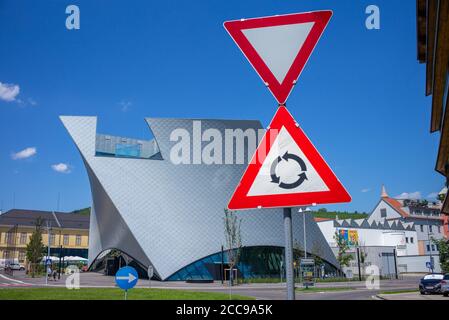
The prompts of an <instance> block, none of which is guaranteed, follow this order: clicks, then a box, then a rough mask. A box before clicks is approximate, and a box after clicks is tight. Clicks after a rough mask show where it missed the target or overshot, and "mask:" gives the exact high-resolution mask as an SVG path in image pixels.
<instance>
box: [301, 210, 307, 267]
mask: <svg viewBox="0 0 449 320" xmlns="http://www.w3.org/2000/svg"><path fill="white" fill-rule="evenodd" d="M302 224H303V229H304V230H303V231H304V259H307V240H306V239H307V237H306V211H305V210H304V211H303V213H302Z"/></svg>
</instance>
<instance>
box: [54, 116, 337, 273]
mask: <svg viewBox="0 0 449 320" xmlns="http://www.w3.org/2000/svg"><path fill="white" fill-rule="evenodd" d="M61 120H62V122H63V124H64V126H65V127H66V129H67V130H68V132H69V133H70V135H71V136H72V138H73V140H74V142H75V144H76V146H77V148H78V150H79V151H80V153H81V156H82V159H83V161H84V163H85V166H86V170H87V173H88V176H89V180H90V185H91V190H92V199H93V204H92V213H91V218H90V241H89V242H90V243H89V263H90V265H92V263H94V262H95V260H96V259H97V258H98V256H101V255H102V253H103V252H104V251H105V250H109V249H118V250H120V251H121V252H124V253H126V255H128V256H129V257H132V259H134V261H136V262H137V263H138V264H139V265H140V266H142V267H143V268H144V269H146V268H147V267H148V266H149V265H152V266H153V268H154V271H155V277H156V278H158V279H161V280H189V279H204V280H208V279H209V280H210V279H213V278H216V274H215V273H214V272H215V271H214V270H216V266H217V265H219V264H221V263H222V260H224V261H225V263H226V255H224V257H222V253H221V252H222V251H221V248H222V245H224V244H225V236H224V226H223V225H224V222H223V218H224V208H225V207H226V205H227V203H228V200H229V198H230V196H231V194H232V192H233V191H234V189H235V187H236V185H237V183H238V182H239V180H240V178H241V176H242V174H243V171H244V170H245V168H246V163H247V161H246V159H247V157H246V155H245V157H244V159H245V161H244V163H242V164H211V165H206V164H178V165H176V164H174V163H173V162H172V161H171V160H170V152H172V151H173V150H172V148H173V146H174V145H175V144H176V143H177V141H171V139H170V135H171V134H172V133H173V132H174V131H175V130H180V129H181V130H183V132H188V134H189V136H190V137H194V136H195V134H197V132H195V130H196V129H198V128H196V129H194V126H195V122H198V120H192V119H152V118H147V119H146V122H147V123H148V125H149V128H150V130H151V132H152V134H153V136H154V139H153V140H151V141H142V140H135V139H129V138H122V137H117V136H108V135H104V134H97V132H96V127H97V118H96V117H77V116H62V117H61ZM261 128H262V127H261V124H260V122H259V121H240V120H226V121H225V120H201V129H202V130H203V131H204V130H206V129H215V132H219V133H221V134H222V136H223V137H224V136H225V130H226V129H228V130H229V129H232V130H235V129H241V130H243V131H245V130H247V129H254V130H256V131H257V130H260V129H261ZM217 130H218V131H217ZM172 140H173V139H172ZM200 140H201V139H200ZM208 143H210V141H207V142H200V145H195V142H194V141H193V143H192V144H191V147H190V148H191V152H190V155H189V157H191V158H192V162H195V161H194V160H195V159H193V157H195V154H194V152H195V150H194V148H198V147H201V148H204V147H205V146H206V145H207V144H208ZM245 148H246V147H245ZM234 149H235V146H234V147H233V150H234ZM247 152H248V148H246V149H245V153H247ZM250 152H251V150H250ZM232 156H233V157H234V160H235V157H236V154H233V155H232ZM223 157H224V155H223ZM223 163H224V162H223ZM234 163H235V162H234ZM238 215H239V217H241V218H242V224H241V234H242V244H243V251H242V255H241V262H240V263H239V265H238V269H239V272H240V274H241V276H243V277H259V276H264V277H266V276H273V277H278V276H279V272H280V269H279V268H280V265H281V260H282V259H283V247H284V230H283V213H282V210H281V209H263V210H248V211H243V212H239V213H238ZM303 217H304V216H303V214H301V213H297V214H294V216H293V228H294V230H293V233H294V243H295V244H296V247H297V249H300V250H302V248H303V247H304V244H303V231H302V230H303V220H302V219H303ZM305 219H306V230H307V233H306V234H307V239H306V242H307V251H308V253H309V254H315V255H318V256H320V257H321V258H322V259H323V260H324V261H325V263H326V267H327V268H328V270H331V269H334V270H335V269H338V262H337V261H336V259H335V256H334V254H333V253H332V251H331V249H330V248H329V246H328V244H327V241H326V240H325V238H324V237H323V235H322V233H321V232H320V229H319V228H318V226H317V224H316V222H315V221H314V220H313V218H312V216H305ZM309 257H310V256H309Z"/></svg>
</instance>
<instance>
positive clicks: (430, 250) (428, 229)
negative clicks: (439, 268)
mask: <svg viewBox="0 0 449 320" xmlns="http://www.w3.org/2000/svg"><path fill="white" fill-rule="evenodd" d="M427 241H428V242H429V260H430V270H431V271H432V273H433V263H432V262H433V259H432V244H431V241H430V225H427Z"/></svg>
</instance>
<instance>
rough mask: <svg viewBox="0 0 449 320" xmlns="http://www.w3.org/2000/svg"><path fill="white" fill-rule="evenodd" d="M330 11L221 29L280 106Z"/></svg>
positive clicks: (255, 20) (233, 24)
mask: <svg viewBox="0 0 449 320" xmlns="http://www.w3.org/2000/svg"><path fill="white" fill-rule="evenodd" d="M331 16H332V11H329V10H325V11H313V12H303V13H295V14H287V15H278V16H271V17H262V18H253V19H241V20H235V21H227V22H225V23H224V27H225V29H226V30H227V31H228V33H229V35H230V36H231V37H232V39H233V40H234V41H235V43H236V44H237V46H238V47H239V48H240V50H241V51H242V52H243V54H244V55H245V57H246V58H247V59H248V61H249V62H250V63H251V65H252V66H253V68H254V69H255V70H256V72H257V73H258V74H259V76H260V77H261V78H262V80H263V82H264V83H265V85H266V86H267V87H268V89H269V90H270V91H271V93H272V94H273V96H274V97H275V98H276V100H277V101H278V102H279V104H284V103H285V102H286V100H287V98H288V96H289V95H290V92H291V91H292V89H293V86H294V85H295V84H296V81H297V79H298V77H299V75H300V74H301V72H302V70H303V69H304V66H305V64H306V63H307V60H308V59H309V57H310V55H311V54H312V52H313V49H314V48H315V46H316V44H317V43H318V40H319V39H320V37H321V35H322V33H323V31H324V29H325V28H326V26H327V24H328V22H329V20H330V18H331Z"/></svg>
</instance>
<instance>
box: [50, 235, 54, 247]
mask: <svg viewBox="0 0 449 320" xmlns="http://www.w3.org/2000/svg"><path fill="white" fill-rule="evenodd" d="M54 244H55V234H54V233H50V245H51V246H53V245H54Z"/></svg>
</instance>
